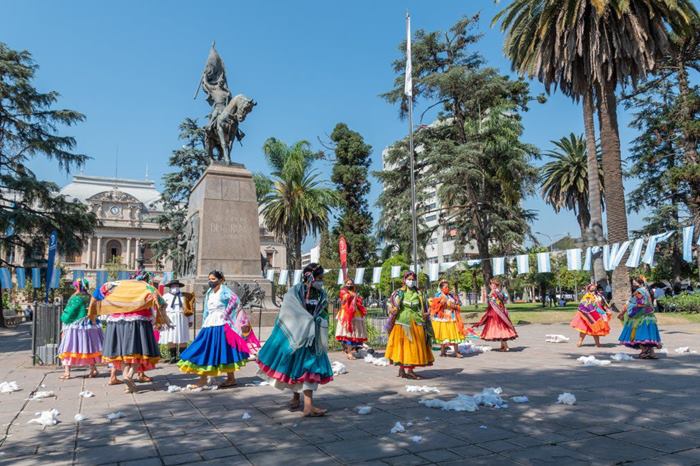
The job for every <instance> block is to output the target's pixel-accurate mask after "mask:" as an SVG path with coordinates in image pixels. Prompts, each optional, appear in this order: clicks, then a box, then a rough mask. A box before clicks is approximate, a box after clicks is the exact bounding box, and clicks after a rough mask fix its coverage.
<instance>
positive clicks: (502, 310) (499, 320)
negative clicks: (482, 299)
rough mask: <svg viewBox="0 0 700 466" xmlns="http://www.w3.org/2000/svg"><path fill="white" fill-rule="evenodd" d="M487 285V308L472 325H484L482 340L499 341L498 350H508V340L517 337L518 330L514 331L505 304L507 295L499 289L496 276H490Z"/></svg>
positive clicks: (499, 285)
mask: <svg viewBox="0 0 700 466" xmlns="http://www.w3.org/2000/svg"><path fill="white" fill-rule="evenodd" d="M489 286H490V287H491V292H490V293H489V296H488V308H487V309H486V312H485V313H484V315H483V317H481V320H480V321H479V322H477V323H476V324H475V325H474V327H481V326H483V327H484V329H483V330H482V332H481V339H482V340H486V341H500V342H501V348H500V351H509V350H510V348H508V340H515V339H516V338H518V332H516V331H515V327H514V326H513V323H512V322H511V321H510V317H509V316H508V310H507V309H506V306H505V302H506V301H507V300H508V295H507V294H506V293H504V292H502V291H501V282H500V281H499V280H498V279H497V278H492V279H491V281H490V282H489Z"/></svg>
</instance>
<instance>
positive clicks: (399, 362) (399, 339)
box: [384, 321, 435, 367]
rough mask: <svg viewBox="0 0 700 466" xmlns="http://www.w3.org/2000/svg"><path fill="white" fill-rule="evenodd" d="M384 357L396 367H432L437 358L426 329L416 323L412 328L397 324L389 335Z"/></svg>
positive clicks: (413, 323) (412, 323) (412, 324)
mask: <svg viewBox="0 0 700 466" xmlns="http://www.w3.org/2000/svg"><path fill="white" fill-rule="evenodd" d="M384 357H385V358H387V359H389V361H391V363H392V364H394V365H396V366H406V367H415V366H431V365H432V364H433V361H434V360H435V358H434V357H433V352H432V350H431V348H430V345H429V344H428V340H427V338H426V335H425V329H424V327H423V326H422V325H418V324H417V323H416V322H413V321H412V322H411V325H410V326H405V325H401V324H398V323H397V324H395V325H394V328H393V329H391V333H390V334H389V341H388V342H387V345H386V352H385V353H384Z"/></svg>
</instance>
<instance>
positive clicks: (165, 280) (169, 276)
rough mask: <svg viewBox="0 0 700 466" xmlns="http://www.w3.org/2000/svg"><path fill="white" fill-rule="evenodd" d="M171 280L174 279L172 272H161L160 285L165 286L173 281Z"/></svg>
mask: <svg viewBox="0 0 700 466" xmlns="http://www.w3.org/2000/svg"><path fill="white" fill-rule="evenodd" d="M127 274H128V272H127ZM173 278H175V273H174V272H163V280H162V281H161V283H162V284H163V285H165V284H166V283H170V282H171V281H173Z"/></svg>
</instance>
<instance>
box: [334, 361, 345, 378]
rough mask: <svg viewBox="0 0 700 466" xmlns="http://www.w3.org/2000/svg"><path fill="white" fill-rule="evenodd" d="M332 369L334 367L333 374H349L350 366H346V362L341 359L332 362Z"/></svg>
mask: <svg viewBox="0 0 700 466" xmlns="http://www.w3.org/2000/svg"><path fill="white" fill-rule="evenodd" d="M331 369H333V375H340V374H347V373H348V368H347V367H345V364H343V363H342V362H340V361H333V362H332V363H331Z"/></svg>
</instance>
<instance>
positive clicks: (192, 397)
mask: <svg viewBox="0 0 700 466" xmlns="http://www.w3.org/2000/svg"><path fill="white" fill-rule="evenodd" d="M616 324H617V323H616ZM28 330H29V327H28V326H26V325H23V326H20V327H18V328H17V329H9V330H0V382H2V381H12V380H15V381H17V383H18V384H19V385H20V387H21V388H22V391H19V392H15V393H11V394H0V465H5V464H7V465H10V464H11V465H17V466H19V465H38V464H52V465H53V466H59V465H83V464H86V465H101V464H111V465H114V464H119V465H140V466H146V465H177V464H197V465H203V464H210V465H214V464H226V465H232V464H233V465H238V464H241V465H248V464H254V465H279V464H284V465H296V464H321V463H322V464H351V463H357V464H377V465H386V464H390V465H391V464H396V465H414V464H415V465H422V464H440V465H443V464H445V465H448V464H449V465H458V464H470V465H474V464H477V465H478V464H520V465H534V464H557V465H567V466H568V465H578V464H601V465H606V464H623V463H624V464H631V465H647V464H649V465H651V464H654V465H659V464H664V465H666V464H671V465H676V464H677V465H695V464H700V403H698V402H697V400H698V393H700V366H699V363H700V355H698V354H694V353H687V354H677V353H675V352H674V349H675V348H677V347H682V346H689V347H690V348H691V349H695V350H699V351H700V339H699V338H698V337H699V336H700V326H698V325H678V326H674V327H667V328H664V329H663V335H662V337H663V340H664V342H665V344H666V348H668V351H669V353H668V355H665V356H664V355H662V358H661V359H659V360H657V361H638V360H634V361H627V362H613V363H612V364H611V365H609V366H606V367H584V366H583V365H582V364H581V363H579V362H577V361H576V358H578V357H579V356H581V355H596V356H597V357H598V358H599V359H609V357H610V356H611V355H612V354H614V353H616V352H625V353H630V354H631V352H630V351H629V350H626V349H624V348H621V347H618V346H616V345H614V344H613V341H614V339H613V337H608V338H605V339H604V343H605V347H603V348H599V349H598V348H593V347H592V346H586V347H584V348H576V346H575V345H574V340H575V334H574V332H573V331H572V330H571V329H570V328H568V327H567V326H565V325H526V326H521V327H519V329H518V330H519V332H520V335H521V338H520V339H518V340H517V341H516V342H514V344H513V347H514V348H513V351H512V352H510V353H498V352H489V353H484V354H479V355H474V356H470V357H467V358H464V359H454V358H438V360H437V362H436V364H435V366H434V367H432V368H427V369H424V370H422V371H420V373H421V374H422V375H424V376H426V377H427V379H426V380H424V381H421V382H418V384H425V385H429V386H434V387H437V388H438V389H439V390H440V393H439V394H429V395H426V394H420V393H408V392H406V389H405V386H406V385H407V384H415V382H406V381H404V380H401V379H398V378H397V377H395V375H396V370H395V369H394V368H389V367H377V366H373V365H371V364H368V363H365V362H364V361H347V360H345V359H344V358H341V356H342V355H340V354H338V353H334V354H332V355H331V359H332V360H338V361H341V362H343V363H344V364H346V366H347V368H348V370H349V373H348V374H343V375H340V376H337V377H336V379H335V381H333V382H332V383H330V384H329V385H327V386H324V387H321V389H320V390H319V392H318V403H319V404H320V405H321V406H324V407H327V408H329V410H330V415H329V416H327V417H325V418H318V419H302V418H300V417H299V414H298V413H290V412H288V411H287V410H286V403H287V401H288V395H286V394H282V393H280V392H277V391H275V390H273V389H272V388H270V387H267V386H255V385H253V383H254V382H255V381H256V380H257V379H256V377H255V365H254V364H249V365H248V366H246V367H245V368H244V369H243V370H242V371H240V372H239V373H238V374H239V375H238V381H239V387H237V388H233V389H227V390H218V391H203V392H199V393H192V392H187V393H185V392H179V393H169V392H168V391H167V385H168V384H175V385H178V386H185V385H186V384H187V383H188V382H190V381H192V377H190V376H185V375H182V374H180V373H178V371H177V370H176V368H175V367H174V366H172V365H169V364H163V365H161V366H160V367H159V368H158V369H157V370H155V371H153V372H152V373H151V375H152V376H153V377H154V379H155V381H154V382H153V383H152V384H142V385H140V389H141V390H140V392H139V393H138V394H136V395H127V394H124V393H123V388H122V387H110V386H108V385H107V384H106V382H107V379H106V377H104V376H103V377H100V378H97V379H83V378H82V377H80V376H82V375H83V373H82V372H77V371H76V372H75V375H77V376H79V377H77V378H74V379H71V380H68V381H61V380H59V379H58V376H59V375H60V370H58V369H53V370H52V369H47V368H41V367H38V368H34V367H32V366H31V361H30V358H29V351H28V347H29V335H28ZM618 331H619V325H618V326H617V327H616V328H615V329H614V330H613V335H617V332H618ZM551 333H559V334H564V335H567V336H570V337H571V342H569V343H562V344H551V343H545V342H544V335H545V334H551ZM103 372H104V370H103ZM249 384H250V385H249ZM486 387H502V388H503V395H504V397H510V396H514V395H526V396H528V397H529V399H530V402H529V403H526V404H515V403H511V404H510V406H509V407H508V408H507V409H494V408H481V409H479V411H477V412H474V413H469V412H454V411H441V410H437V409H430V408H427V407H424V406H422V405H420V404H419V403H418V401H419V400H420V399H422V398H441V399H449V398H452V397H454V396H455V395H456V394H458V393H467V394H473V393H476V392H480V391H481V390H482V389H483V388H486ZM36 390H51V391H53V392H55V394H56V397H55V398H50V399H45V400H42V401H27V398H28V396H29V395H30V394H31V393H32V392H33V391H36ZM82 390H90V391H92V392H94V393H95V396H94V397H93V398H81V397H80V396H79V395H78V394H79V393H80V391H82ZM563 392H571V393H573V394H574V395H575V396H576V398H577V404H576V405H574V406H566V405H559V404H556V399H557V396H558V395H559V394H560V393H563ZM360 405H369V406H372V408H373V409H372V412H371V413H370V414H368V415H359V414H357V413H356V411H355V409H354V408H355V407H357V406H360ZM52 408H56V409H57V410H58V411H59V412H60V413H61V414H60V416H59V419H60V420H61V423H60V424H58V425H56V426H51V427H46V428H42V427H41V426H39V425H37V424H28V423H27V421H29V420H30V419H32V418H33V417H35V416H34V414H35V413H36V412H39V411H43V410H49V409H52ZM117 411H121V412H122V413H123V414H124V417H123V418H121V419H117V420H114V421H111V422H110V421H109V420H108V419H107V417H106V416H107V414H108V413H112V412H117ZM77 413H81V414H83V415H84V416H87V420H85V421H84V422H82V423H80V424H76V423H75V422H74V419H73V417H74V415H75V414H77ZM244 413H248V414H249V415H250V418H249V419H243V414H244ZM397 421H400V422H401V423H403V425H404V426H405V427H406V432H405V433H398V434H391V433H390V429H391V428H392V426H393V425H394V424H395V423H396V422H397ZM414 436H421V437H422V441H421V442H415V441H414V440H412V437H414Z"/></svg>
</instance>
